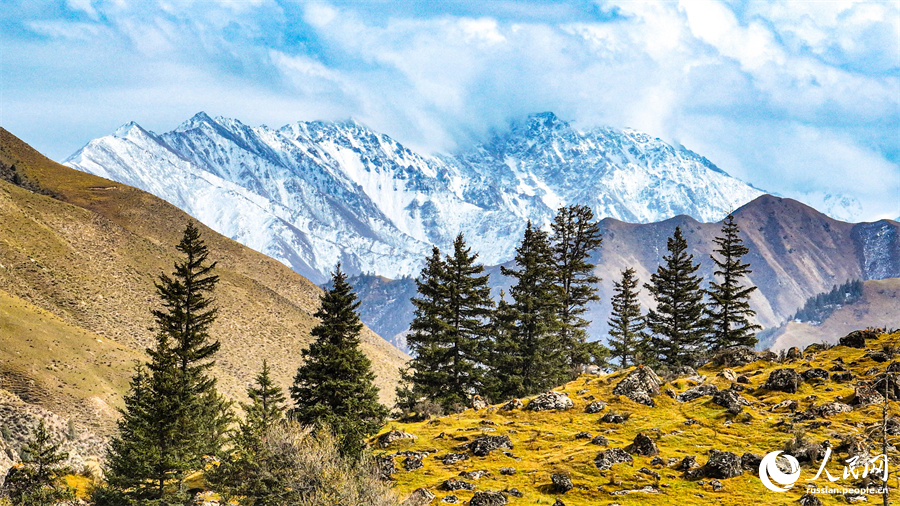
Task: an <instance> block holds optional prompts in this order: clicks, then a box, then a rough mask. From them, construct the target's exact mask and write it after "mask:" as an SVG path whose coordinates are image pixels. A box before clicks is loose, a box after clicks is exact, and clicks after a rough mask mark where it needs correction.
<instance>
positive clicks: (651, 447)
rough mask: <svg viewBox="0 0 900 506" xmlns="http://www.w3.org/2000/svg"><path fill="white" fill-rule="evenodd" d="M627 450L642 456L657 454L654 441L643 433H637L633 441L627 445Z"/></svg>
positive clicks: (657, 449)
mask: <svg viewBox="0 0 900 506" xmlns="http://www.w3.org/2000/svg"><path fill="white" fill-rule="evenodd" d="M628 452H629V453H631V454H632V455H643V456H644V457H653V456H656V455H659V448H657V446H656V442H654V441H653V440H652V439H650V437H649V436H647V435H645V434H644V433H638V435H637V436H635V437H634V441H633V442H632V443H631V445H629V446H628Z"/></svg>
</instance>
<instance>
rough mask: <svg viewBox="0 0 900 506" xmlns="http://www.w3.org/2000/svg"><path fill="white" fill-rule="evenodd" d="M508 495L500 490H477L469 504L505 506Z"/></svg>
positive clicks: (471, 505)
mask: <svg viewBox="0 0 900 506" xmlns="http://www.w3.org/2000/svg"><path fill="white" fill-rule="evenodd" d="M506 503H507V500H506V496H505V495H503V494H502V493H500V492H493V491H486V492H475V495H474V496H472V500H471V501H469V506H505V504H506Z"/></svg>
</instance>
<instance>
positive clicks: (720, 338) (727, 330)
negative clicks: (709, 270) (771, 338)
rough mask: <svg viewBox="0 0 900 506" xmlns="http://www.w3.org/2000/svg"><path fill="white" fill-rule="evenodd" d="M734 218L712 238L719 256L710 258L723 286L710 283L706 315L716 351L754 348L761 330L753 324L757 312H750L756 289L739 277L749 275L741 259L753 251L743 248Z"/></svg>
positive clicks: (729, 218) (715, 273)
mask: <svg viewBox="0 0 900 506" xmlns="http://www.w3.org/2000/svg"><path fill="white" fill-rule="evenodd" d="M739 232H740V230H739V229H738V226H737V223H735V221H734V216H733V215H731V214H729V215H728V217H727V218H726V219H725V222H724V223H723V224H722V235H721V236H719V237H716V238H715V239H713V242H715V243H716V245H717V246H718V248H717V249H716V250H715V251H714V252H715V253H717V254H718V255H719V258H716V257H715V256H713V255H710V258H711V259H712V261H713V262H714V263H715V265H716V270H715V271H714V272H713V274H714V275H716V276H719V277H721V278H722V282H721V283H716V282H715V281H713V282H711V283H710V284H709V285H710V286H709V291H708V293H709V298H710V302H709V304H708V305H707V312H708V314H709V320H710V323H711V328H712V332H711V333H710V343H709V344H710V349H711V350H713V351H715V350H719V349H721V348H725V347H728V346H736V345H743V346H751V347H752V346H754V345H756V343H757V342H759V341H758V340H757V339H756V335H755V334H756V332H755V331H757V330H762V327H761V326H759V325H756V324H754V323H751V322H750V319H751V318H753V316H755V315H756V312H755V311H753V310H752V309H750V303H749V302H748V301H749V299H750V294H751V293H753V291H754V290H756V287H755V286H749V287H745V286H743V285H741V284H740V278H741V277H744V276H746V275H747V274H750V273H751V272H752V271H751V270H750V269H749V267H750V264H749V263H741V258H742V257H743V256H744V255H746V254H747V253H749V252H750V250H749V249H748V248H747V246H744V243H743V241H742V240H741V237H740V235H738V234H739Z"/></svg>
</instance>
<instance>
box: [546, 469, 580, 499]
mask: <svg viewBox="0 0 900 506" xmlns="http://www.w3.org/2000/svg"><path fill="white" fill-rule="evenodd" d="M550 481H552V482H553V491H554V492H556V493H558V494H565V493H566V492H568V491H569V490H572V488H574V487H575V485H573V484H572V478H570V477H569V475H567V474H562V473H554V474H551V475H550Z"/></svg>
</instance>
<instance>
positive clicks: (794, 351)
mask: <svg viewBox="0 0 900 506" xmlns="http://www.w3.org/2000/svg"><path fill="white" fill-rule="evenodd" d="M787 358H788V360H797V359H800V358H803V352H801V351H800V348H798V347H796V346H792V347H791V349H789V350H788V351H787Z"/></svg>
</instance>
